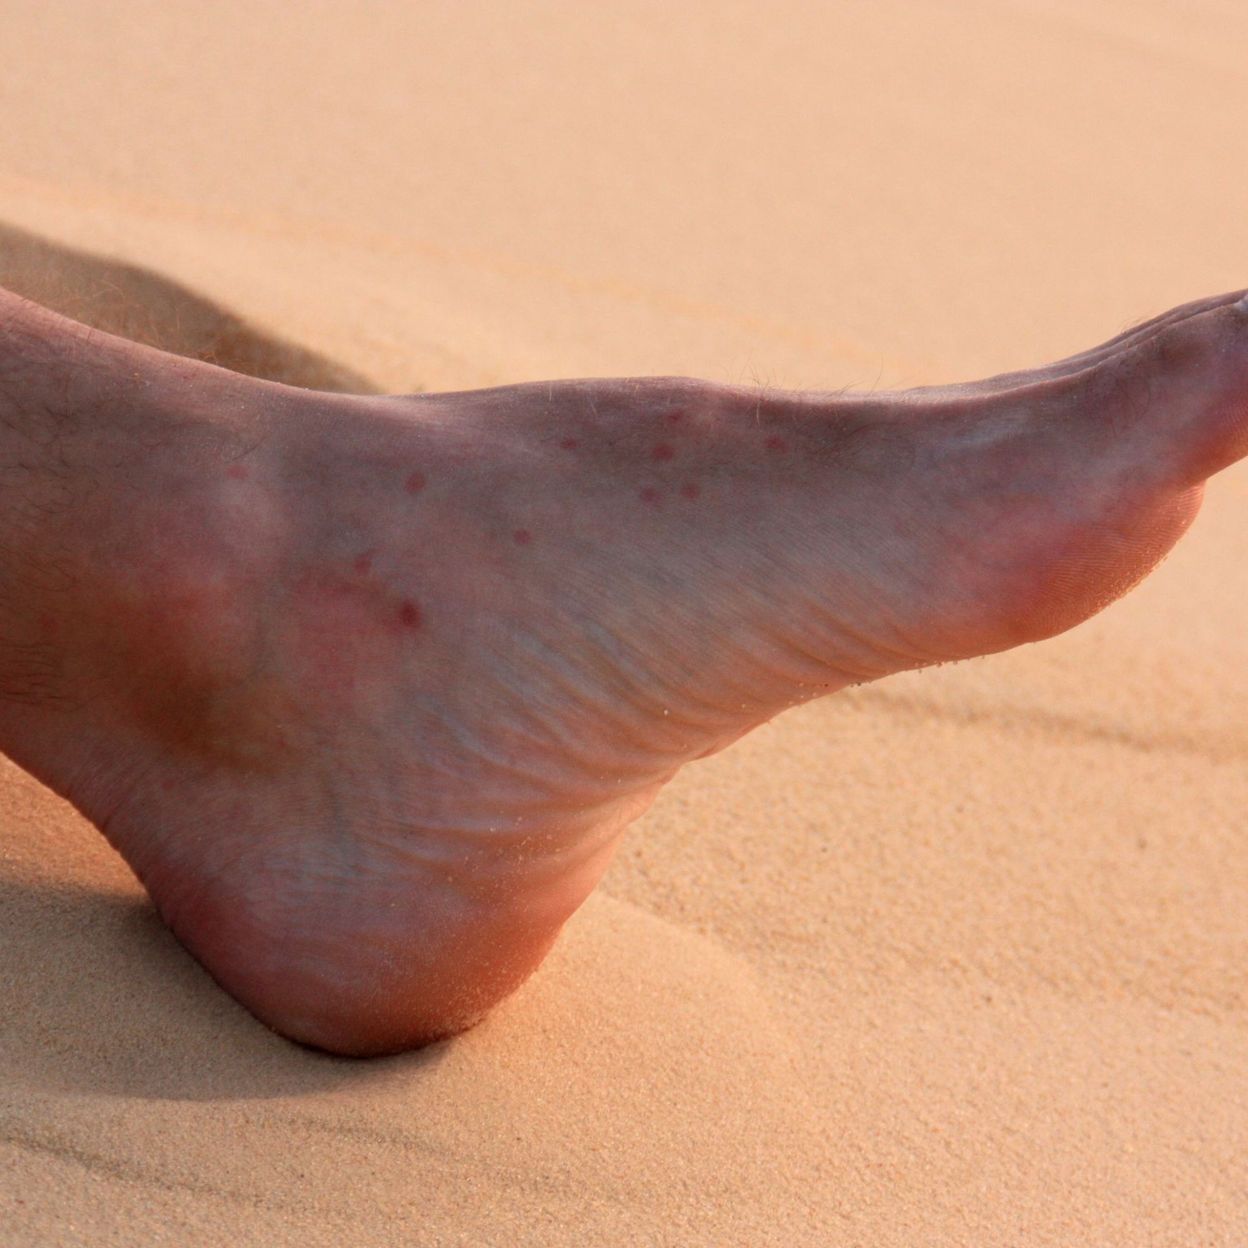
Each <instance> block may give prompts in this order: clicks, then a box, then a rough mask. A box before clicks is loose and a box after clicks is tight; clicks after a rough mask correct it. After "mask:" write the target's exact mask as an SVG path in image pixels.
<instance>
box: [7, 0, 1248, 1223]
mask: <svg viewBox="0 0 1248 1248" xmlns="http://www.w3.org/2000/svg"><path fill="white" fill-rule="evenodd" d="M205 13H207V14H209V16H204V14H205ZM0 38H2V41H3V49H4V54H3V59H4V69H3V72H2V73H0V118H3V124H0V281H3V282H5V283H8V284H10V285H15V286H17V287H19V288H20V289H24V290H25V291H26V292H27V293H29V294H32V295H34V296H35V297H38V298H41V299H44V300H45V301H47V302H49V303H51V304H53V306H56V307H59V308H61V309H63V310H65V311H67V312H70V313H72V314H75V315H78V316H80V317H83V318H85V319H88V320H92V319H93V320H94V321H95V323H99V324H103V325H106V326H111V327H114V328H118V327H119V328H121V329H122V330H123V331H125V332H131V333H134V334H136V335H139V336H144V337H146V338H147V339H148V340H149V341H153V342H156V343H159V344H160V345H164V346H166V347H168V348H169V349H171V350H177V351H183V352H186V353H188V354H197V355H206V356H212V357H214V358H216V359H218V360H220V361H221V362H222V363H224V364H227V365H228V366H231V367H236V368H239V369H242V370H245V371H250V372H257V373H260V374H265V375H269V376H274V377H278V378H281V379H283V380H290V381H293V382H295V383H296V384H304V385H321V386H336V387H338V388H343V389H361V390H362V389H367V388H377V389H384V390H418V389H439V388H463V387H475V386H482V385H489V384H495V383H499V382H505V381H518V380H524V379H534V378H548V377H563V376H589V375H616V374H632V373H642V374H658V373H687V374H694V375H699V376H705V377H711V378H716V379H721V380H726V381H732V382H750V381H755V382H758V383H761V384H765V385H777V386H810V387H819V388H824V389H838V388H841V387H847V386H852V387H857V388H862V389H869V388H872V387H881V388H888V387H900V386H908V385H917V384H923V383H928V382H939V381H953V380H962V379H966V378H969V377H973V376H982V375H985V374H988V373H992V372H998V371H1003V370H1006V369H1010V368H1017V367H1023V366H1026V365H1030V364H1035V363H1040V362H1042V361H1044V360H1047V359H1052V358H1056V357H1058V356H1060V355H1063V354H1068V353H1070V352H1073V351H1076V350H1080V349H1083V348H1085V347H1087V346H1090V345H1092V344H1094V343H1095V342H1098V341H1101V340H1103V339H1105V338H1107V337H1109V336H1111V335H1112V334H1114V333H1116V332H1118V331H1119V330H1120V329H1122V328H1123V327H1125V326H1126V325H1128V324H1130V323H1133V322H1135V321H1137V320H1139V319H1141V318H1143V317H1145V316H1148V315H1151V314H1154V313H1156V312H1159V311H1161V310H1163V309H1164V308H1166V307H1168V306H1170V305H1172V304H1175V303H1179V302H1182V301H1184V300H1187V299H1190V298H1194V297H1197V296H1200V295H1203V294H1208V293H1213V292H1216V291H1220V290H1227V289H1232V288H1234V287H1236V286H1242V285H1244V284H1245V283H1248V271H1246V270H1245V267H1244V247H1243V240H1244V223H1245V221H1248V179H1246V178H1245V175H1244V168H1243V163H1244V162H1243V151H1244V146H1243V134H1244V118H1245V116H1248V77H1245V74H1244V70H1243V65H1244V52H1245V49H1246V48H1248V10H1245V8H1244V7H1243V5H1242V4H1239V3H1232V2H1231V0H1196V2H1194V3H1193V2H1188V3H1183V4H1179V3H1177V0H1132V2H1130V3H1128V0H1098V3H1097V4H1096V5H1095V6H1089V5H1087V4H1085V3H1082V2H1081V0H946V2H944V3H941V4H927V3H922V2H921V0H911V2H910V3H899V2H898V0H871V2H870V3H867V2H865V0H861V2H853V3H850V2H838V3H828V4H823V5H811V4H804V3H799V2H797V0H770V2H769V3H763V0H722V2H721V0H686V3H683V4H680V5H675V4H671V3H662V4H660V3H643V2H641V0H613V2H612V3H611V4H609V5H585V4H576V3H572V2H571V0H557V2H552V3H531V4H529V3H526V4H508V3H501V2H498V3H493V4H480V3H473V2H465V0H460V2H458V3H455V4H450V3H432V4H421V5H411V4H403V3H399V2H398V0H391V2H389V3H364V4H360V5H345V4H332V5H331V4H326V3H323V2H315V0H309V2H308V3H305V4H303V5H299V6H294V5H289V4H281V3H274V2H273V0H269V2H268V3H256V2H255V0H251V2H250V3H247V4H243V3H240V2H238V0H224V2H220V3H217V4H214V5H212V6H210V7H205V6H193V5H190V4H187V3H184V0H163V2H162V3H160V4H156V3H143V2H140V0H114V3H111V4H107V5H97V4H87V3H83V0H41V2H40V3H38V4H35V3H33V2H31V3H18V4H16V5H9V6H6V11H5V14H4V16H3V17H2V18H0ZM1246 515H1248V470H1246V469H1244V468H1243V467H1242V466H1241V467H1239V468H1236V469H1232V470H1231V471H1229V472H1227V473H1225V474H1223V475H1222V476H1221V477H1219V478H1218V479H1217V480H1216V481H1214V482H1213V484H1212V485H1211V487H1210V489H1209V494H1208V502H1207V504H1206V508H1205V511H1204V513H1203V515H1202V517H1201V519H1200V520H1199V521H1198V523H1197V526H1196V528H1195V529H1194V531H1193V532H1192V533H1191V534H1190V536H1189V537H1188V538H1186V539H1185V540H1184V542H1183V543H1182V544H1181V545H1180V547H1179V548H1178V550H1177V551H1176V552H1175V554H1174V555H1173V556H1172V557H1171V558H1170V560H1169V561H1168V562H1167V563H1166V564H1165V566H1164V567H1163V568H1162V569H1161V570H1160V571H1159V572H1158V573H1157V574H1156V575H1154V576H1153V577H1152V579H1151V580H1149V581H1148V582H1147V583H1146V584H1145V585H1144V586H1143V587H1142V588H1141V589H1139V590H1138V591H1137V592H1135V593H1134V594H1132V595H1131V596H1130V597H1129V598H1127V599H1126V600H1124V601H1123V602H1121V603H1119V604H1118V605H1116V606H1114V607H1113V608H1112V609H1110V610H1109V611H1107V612H1105V613H1104V614H1103V615H1101V616H1100V617H1098V618H1097V619H1096V620H1094V621H1092V622H1090V623H1089V624H1087V625H1085V626H1083V627H1081V628H1080V629H1078V630H1076V631H1075V632H1073V633H1070V634H1068V635H1066V636H1065V637H1063V638H1060V639H1058V640H1056V641H1052V642H1048V643H1045V644H1043V645H1040V646H1035V647H1029V648H1026V649H1023V650H1019V651H1015V652H1012V653H1010V654H1007V655H1002V656H997V657H994V658H991V659H987V660H981V661H978V662H975V663H969V664H963V665H958V666H954V667H947V668H942V669H940V670H938V671H929V672H926V673H922V674H915V675H910V676H904V677H898V678H894V679H891V680H889V681H887V682H885V683H883V684H881V685H879V686H872V687H867V688H862V689H859V690H853V691H848V692H846V693H845V694H842V695H840V696H838V697H836V698H834V699H830V700H828V701H826V702H824V703H820V704H815V705H812V706H809V707H807V708H804V709H803V710H801V711H799V712H794V713H791V714H788V715H786V716H784V717H782V718H781V719H779V720H778V721H776V722H774V723H773V724H771V725H769V726H768V727H766V728H765V729H763V730H761V731H759V732H757V733H756V734H754V735H753V736H751V737H749V738H747V739H746V740H744V741H743V742H741V743H740V744H738V745H737V746H735V747H733V748H732V749H731V750H730V751H728V752H727V753H726V754H724V755H721V756H719V757H717V758H715V759H712V760H709V761H707V762H704V763H701V764H698V765H696V766H692V767H689V768H688V769H686V771H685V772H684V773H682V774H681V775H680V776H679V777H678V779H677V780H676V781H675V782H674V783H673V784H672V785H671V786H670V788H669V789H668V790H667V791H666V792H665V793H664V795H663V796H662V798H661V799H660V801H659V802H658V804H657V805H656V806H655V808H654V809H653V811H652V812H651V813H650V814H649V815H648V816H647V817H646V818H645V819H644V820H643V821H642V822H641V823H639V824H638V825H637V826H636V827H635V828H634V829H633V830H632V831H631V832H630V834H629V835H628V837H627V839H626V842H625V844H624V846H623V848H622V850H621V852H620V855H619V857H618V859H617V861H616V862H615V864H614V865H613V867H612V869H611V871H610V873H609V875H608V877H607V879H606V880H605V882H604V884H603V886H602V887H601V889H600V890H599V891H598V893H597V894H596V895H595V896H594V897H593V898H592V899H591V900H590V902H589V903H588V904H587V905H586V906H585V907H584V908H583V910H582V911H581V912H580V913H579V914H578V915H577V916H576V917H575V918H574V919H573V921H572V922H571V923H570V924H569V925H568V927H567V929H566V932H565V934H564V936H563V938H562V940H561V942H560V943H559V945H558V947H557V949H556V951H555V953H554V954H553V955H552V956H551V958H550V959H549V961H548V963H547V964H546V966H545V967H544V968H543V969H542V970H541V971H540V972H539V974H538V975H537V976H536V977H535V978H534V979H533V980H532V981H531V982H530V983H529V984H528V985H527V986H526V987H525V988H524V989H523V990H522V991H521V992H520V993H519V994H517V995H516V996H515V997H514V998H512V1000H510V1001H509V1002H508V1003H507V1004H506V1005H505V1006H504V1007H503V1008H501V1009H500V1010H499V1011H498V1012H497V1014H496V1015H494V1016H493V1017H492V1018H490V1019H489V1020H488V1021H487V1022H486V1023H485V1024H484V1025H483V1026H481V1027H480V1028H479V1029H478V1030H476V1031H474V1032H472V1033H470V1034H469V1035H466V1036H464V1037H462V1038H461V1039H458V1040H456V1041H454V1042H452V1043H449V1044H444V1045H439V1046H436V1047H435V1048H433V1049H430V1050H428V1051H425V1052H423V1053H419V1054H415V1055H410V1056H406V1057H401V1058H396V1059H390V1060H385V1061H379V1062H373V1063H364V1064H360V1063H352V1062H346V1061H340V1060H334V1059H331V1058H328V1057H325V1056H318V1055H316V1054H313V1053H310V1052H307V1051H303V1050H300V1049H297V1048H295V1047H293V1046H291V1045H288V1044H287V1043H285V1042H284V1041H282V1040H280V1039H278V1038H277V1037H275V1036H273V1035H271V1034H269V1033H268V1032H266V1031H265V1030H263V1029H262V1028H261V1027H259V1026H258V1025H257V1024H256V1023H255V1022H254V1021H253V1020H252V1019H251V1018H250V1017H249V1016H248V1015H247V1014H246V1013H245V1012H244V1011H243V1010H242V1009H240V1008H239V1007H238V1006H236V1005H235V1004H234V1003H233V1002H232V1001H231V1000H230V999H229V998H227V997H226V996H224V995H223V994H222V993H220V992H219V991H218V990H217V989H216V988H215V987H214V986H213V985H212V983H211V982H210V981H209V979H208V978H207V976H206V975H205V974H204V973H203V972H201V971H200V970H199V968H198V967H197V966H196V965H195V964H194V963H193V962H192V961H191V960H190V959H189V958H188V957H187V956H186V955H185V954H184V953H183V952H182V950H181V949H180V947H179V946H178V945H177V944H176V942H174V940H173V939H172V938H171V937H170V936H169V935H168V934H167V933H166V932H165V931H164V929H163V928H162V927H161V926H160V925H159V923H158V922H157V921H156V920H155V918H154V917H153V915H152V912H151V911H150V909H149V908H148V906H147V905H146V904H145V902H144V899H143V895H142V893H141V891H140V890H139V889H138V887H137V885H136V884H135V882H134V880H133V879H132V877H131V876H130V874H129V872H128V871H127V869H126V868H125V867H124V865H123V864H122V863H121V862H120V860H119V859H117V858H116V857H115V856H114V855H113V854H112V852H111V851H110V850H109V849H108V848H107V847H106V846H105V845H104V843H103V842H102V840H101V838H99V837H98V836H97V834H96V833H94V832H93V830H92V829H91V828H89V827H88V826H87V825H86V824H85V823H84V822H83V821H82V820H81V819H79V818H78V817H77V816H76V815H75V814H74V813H73V812H72V811H71V810H69V809H68V808H66V807H65V806H64V805H63V804H62V803H61V802H59V801H58V800H57V799H56V798H55V797H53V796H52V795H51V794H49V793H48V792H46V791H45V790H42V789H41V788H40V787H39V786H38V785H36V784H35V783H34V782H33V781H31V780H30V779H28V778H27V777H25V776H24V775H23V774H22V773H20V772H19V771H18V770H17V769H16V768H14V767H12V766H9V765H7V764H6V765H4V766H3V768H2V769H0V826H2V828H3V832H2V835H0V1243H2V1244H3V1245H4V1246H5V1248H9V1246H10V1245H12V1246H19V1245H20V1246H21V1248H27V1246H38V1248H43V1246H45V1245H46V1246H51V1245H57V1246H60V1245H91V1246H92V1248H100V1246H102V1245H127V1246H128V1245H136V1244H143V1245H147V1244H171V1245H179V1246H184V1245H190V1244H194V1245H218V1244H220V1245H239V1244H249V1245H250V1244H257V1245H266V1246H270V1245H272V1246H278V1245H286V1244H290V1245H299V1246H300V1248H312V1246H316V1245H343V1244H352V1245H357V1244H358V1245H386V1246H389V1245H421V1246H422V1248H425V1246H428V1248H434V1246H441V1245H448V1246H449V1245H474V1246H476V1245H506V1246H508V1248H510V1246H513V1245H514V1246H522V1245H523V1246H527V1245H543V1246H546V1245H550V1246H554V1248H559V1246H560V1245H578V1246H581V1245H596V1246H604V1248H610V1246H614V1245H669V1244H670V1245H745V1246H754V1245H770V1244H776V1245H786V1246H793V1245H863V1246H870V1248H887V1246H890V1245H899V1246H902V1245H904V1246H907V1248H911V1246H915V1245H954V1244H958V1245H961V1244H967V1245H1027V1246H1030V1245H1088V1244H1113V1245H1130V1246H1132V1248H1136V1246H1144V1245H1176V1246H1179V1245H1181V1246H1183V1248H1193V1246H1195V1245H1243V1244H1245V1243H1248V992H1246V989H1248V828H1246V826H1245V824H1246V820H1245V815H1244V811H1245V809H1246V808H1248V776H1246V772H1245V762H1246V761H1248V630H1245V627H1244V617H1243V608H1244V604H1245V601H1246V600H1245V590H1246V589H1248V572H1245V568H1246V567H1248V524H1246V523H1245V516H1246Z"/></svg>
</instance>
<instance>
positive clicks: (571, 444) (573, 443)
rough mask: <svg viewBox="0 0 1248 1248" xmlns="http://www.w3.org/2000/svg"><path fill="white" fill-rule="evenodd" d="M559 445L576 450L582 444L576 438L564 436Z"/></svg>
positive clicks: (566, 449)
mask: <svg viewBox="0 0 1248 1248" xmlns="http://www.w3.org/2000/svg"><path fill="white" fill-rule="evenodd" d="M559 445H560V446H561V447H563V449H564V450H565V451H574V450H576V448H577V447H578V446H580V443H579V442H578V441H577V440H576V439H575V438H564V440H563V441H562V442H560V443H559Z"/></svg>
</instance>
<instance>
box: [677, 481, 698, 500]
mask: <svg viewBox="0 0 1248 1248" xmlns="http://www.w3.org/2000/svg"><path fill="white" fill-rule="evenodd" d="M701 493H702V490H701V488H700V487H699V486H698V483H697V482H696V481H686V482H685V484H684V485H682V486H681V487H680V496H681V498H688V499H695V498H697V496H698V495H699V494H701Z"/></svg>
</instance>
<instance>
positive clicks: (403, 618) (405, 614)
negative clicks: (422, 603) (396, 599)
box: [399, 602, 420, 629]
mask: <svg viewBox="0 0 1248 1248" xmlns="http://www.w3.org/2000/svg"><path fill="white" fill-rule="evenodd" d="M399 623H400V624H402V625H403V627H404V628H412V629H416V628H419V627H420V608H419V607H418V606H417V605H416V604H415V603H414V602H405V603H404V604H403V605H402V606H401V607H400V608H399Z"/></svg>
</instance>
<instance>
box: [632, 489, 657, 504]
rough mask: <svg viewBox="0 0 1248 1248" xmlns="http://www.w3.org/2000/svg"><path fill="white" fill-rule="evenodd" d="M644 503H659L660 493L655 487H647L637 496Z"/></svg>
mask: <svg viewBox="0 0 1248 1248" xmlns="http://www.w3.org/2000/svg"><path fill="white" fill-rule="evenodd" d="M637 497H638V498H640V499H641V501H642V502H643V503H657V502H658V501H659V492H658V490H656V489H654V487H653V486H649V485H648V486H646V488H645V489H644V490H642V491H641V493H640V494H638V495H637Z"/></svg>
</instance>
